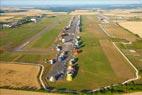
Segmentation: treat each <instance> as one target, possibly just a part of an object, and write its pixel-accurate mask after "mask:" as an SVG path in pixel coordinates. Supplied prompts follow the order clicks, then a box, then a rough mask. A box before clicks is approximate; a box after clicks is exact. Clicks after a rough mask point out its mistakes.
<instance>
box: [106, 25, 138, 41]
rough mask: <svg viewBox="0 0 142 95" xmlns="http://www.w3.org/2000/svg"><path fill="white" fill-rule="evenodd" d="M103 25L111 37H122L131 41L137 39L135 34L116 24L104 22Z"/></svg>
mask: <svg viewBox="0 0 142 95" xmlns="http://www.w3.org/2000/svg"><path fill="white" fill-rule="evenodd" d="M103 27H104V29H105V30H106V32H107V33H108V34H109V35H110V37H112V38H119V39H124V40H126V41H131V42H134V41H136V40H137V37H136V36H135V35H133V34H132V33H130V32H128V31H127V30H125V29H123V28H122V27H120V26H119V25H117V24H105V25H103Z"/></svg>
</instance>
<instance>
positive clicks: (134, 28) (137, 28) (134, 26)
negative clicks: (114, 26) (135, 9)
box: [119, 21, 142, 38]
mask: <svg viewBox="0 0 142 95" xmlns="http://www.w3.org/2000/svg"><path fill="white" fill-rule="evenodd" d="M119 25H120V26H122V27H124V28H125V29H127V30H129V31H131V32H132V33H134V34H137V35H139V36H140V37H141V38H142V28H141V26H142V22H138V21H137V22H136V21H127V22H120V23H119Z"/></svg>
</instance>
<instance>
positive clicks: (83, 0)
mask: <svg viewBox="0 0 142 95" xmlns="http://www.w3.org/2000/svg"><path fill="white" fill-rule="evenodd" d="M0 2H1V5H84V4H85V5H86V4H87V5H89V4H90V5H92V4H96V5H102V4H142V0H0Z"/></svg>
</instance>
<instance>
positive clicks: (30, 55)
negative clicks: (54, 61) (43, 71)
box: [0, 15, 70, 63]
mask: <svg viewBox="0 0 142 95" xmlns="http://www.w3.org/2000/svg"><path fill="white" fill-rule="evenodd" d="M69 18H70V16H62V15H61V16H57V17H50V18H44V19H43V20H42V21H40V22H38V23H37V24H33V23H30V24H26V25H23V26H21V27H17V28H15V29H4V30H2V31H3V33H6V35H5V36H2V37H1V39H0V40H1V48H3V49H4V47H7V48H9V47H8V46H9V45H10V48H11V47H15V46H17V45H18V44H21V43H22V42H23V41H24V40H26V39H28V38H29V35H30V36H33V35H35V34H36V33H38V32H39V31H40V30H39V29H43V28H45V27H47V26H51V25H52V24H54V23H58V25H57V26H56V27H54V28H53V29H51V30H49V31H47V32H46V30H44V31H45V33H44V35H40V36H39V38H36V39H35V40H34V41H32V42H31V43H30V44H29V45H27V46H26V47H25V49H28V50H29V51H30V52H27V53H26V52H25V53H22V52H21V53H20V52H19V53H15V52H9V51H7V50H5V51H4V52H3V50H1V52H2V53H1V55H0V60H1V61H17V62H28V63H41V62H43V60H44V59H45V58H52V56H54V52H51V50H50V49H48V48H49V47H52V48H53V44H52V43H54V42H55V41H56V38H57V35H58V34H59V33H60V31H61V30H62V29H63V28H64V27H65V26H66V25H67V24H68V21H69ZM57 20H58V21H59V22H58V21H57ZM30 25H31V26H30ZM52 26H53V25H52ZM28 27H29V29H28ZM33 27H34V28H33ZM24 28H26V29H24ZM36 29H37V30H36ZM10 30H11V31H10ZM14 30H15V31H14ZM34 30H35V31H34ZM2 31H1V32H2ZM29 31H30V33H28V32H29ZM7 32H8V33H7ZM31 32H32V33H31ZM13 33H14V34H13ZM16 33H18V34H20V35H22V36H20V37H19V36H16ZM28 34H29V35H28ZM5 37H8V38H5ZM14 39H16V40H14ZM8 40H11V41H10V42H9V41H8ZM6 41H8V42H6ZM44 51H45V53H44V54H43V53H42V52H44ZM49 51H50V52H49ZM40 52H41V53H40ZM46 52H47V54H46ZM19 56H20V57H19Z"/></svg>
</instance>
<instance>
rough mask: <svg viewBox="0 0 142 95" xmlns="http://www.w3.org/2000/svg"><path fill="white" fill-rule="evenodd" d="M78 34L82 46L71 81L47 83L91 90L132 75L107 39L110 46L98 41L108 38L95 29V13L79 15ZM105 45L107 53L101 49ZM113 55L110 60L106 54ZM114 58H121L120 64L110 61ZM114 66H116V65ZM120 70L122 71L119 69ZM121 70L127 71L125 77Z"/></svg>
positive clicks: (53, 85) (96, 25)
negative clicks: (80, 26)
mask: <svg viewBox="0 0 142 95" xmlns="http://www.w3.org/2000/svg"><path fill="white" fill-rule="evenodd" d="M80 36H81V37H82V39H83V41H84V43H85V46H84V47H83V48H82V53H80V54H79V56H78V58H79V60H78V64H79V70H78V73H77V76H76V77H75V78H74V79H73V81H71V82H66V81H64V80H63V81H59V82H56V83H50V82H49V85H50V86H52V87H56V88H61V87H62V88H68V89H78V90H82V89H95V88H97V87H103V86H107V85H109V84H114V83H119V82H122V81H124V80H126V79H129V78H130V77H134V72H133V69H132V68H131V67H130V66H129V64H128V63H127V61H126V60H125V59H123V58H122V56H121V54H119V52H118V51H117V50H116V49H114V47H113V48H112V47H111V46H113V45H112V43H111V41H108V44H109V45H110V47H108V46H106V45H104V43H105V42H101V43H100V40H106V39H109V38H108V37H107V35H106V34H105V33H104V32H103V31H102V30H101V28H99V25H98V21H97V19H96V17H95V16H83V17H82V32H81V33H80ZM106 47H107V48H108V49H110V52H104V51H106V50H105V49H104V48H106ZM111 49H112V50H111ZM110 53H111V54H110ZM115 54H116V56H114V57H115V59H114V60H110V58H111V57H112V56H110V55H115ZM117 57H118V58H117ZM121 58H122V59H121ZM118 60H119V61H121V63H117V64H115V63H113V62H114V61H118ZM119 61H118V62H119ZM116 65H117V67H120V68H117V67H116ZM122 65H123V66H124V67H123V68H121V67H122ZM116 68H117V69H116ZM130 68H131V69H130ZM120 70H122V71H121V72H119V71H120ZM124 71H127V72H126V73H125V77H124ZM106 80H107V81H106ZM90 84H91V85H90Z"/></svg>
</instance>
